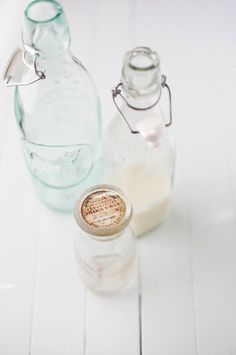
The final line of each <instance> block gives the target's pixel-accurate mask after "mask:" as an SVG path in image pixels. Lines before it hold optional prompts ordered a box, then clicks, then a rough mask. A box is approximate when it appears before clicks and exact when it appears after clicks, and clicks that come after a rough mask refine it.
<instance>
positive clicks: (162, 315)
mask: <svg viewBox="0 0 236 355" xmlns="http://www.w3.org/2000/svg"><path fill="white" fill-rule="evenodd" d="M184 194H185V191H184V186H183V183H182V179H181V175H180V172H179V171H178V170H177V174H176V181H175V189H174V196H173V203H172V210H171V213H170V216H169V219H168V220H167V221H166V223H165V224H163V225H162V226H160V227H159V229H157V230H155V231H153V232H151V233H149V234H148V235H146V236H144V237H143V238H141V239H140V256H141V260H140V269H141V293H142V354H154V353H155V354H159V353H160V354H176V355H177V354H183V355H188V354H197V351H196V339H195V322H194V312H193V300H192V270H191V258H190V250H189V240H188V237H189V226H188V220H187V216H186V206H185V202H184Z"/></svg>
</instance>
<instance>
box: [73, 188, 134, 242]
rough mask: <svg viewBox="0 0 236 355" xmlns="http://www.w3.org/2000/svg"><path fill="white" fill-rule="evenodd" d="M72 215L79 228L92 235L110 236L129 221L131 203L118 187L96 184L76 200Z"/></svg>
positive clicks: (119, 230) (118, 231) (123, 227)
mask: <svg viewBox="0 0 236 355" xmlns="http://www.w3.org/2000/svg"><path fill="white" fill-rule="evenodd" d="M74 216H75V220H76V222H77V224H78V225H79V226H80V228H81V229H83V230H84V231H85V232H87V233H89V234H91V235H92V236H100V237H108V236H109V237H112V236H114V235H116V234H118V233H120V232H121V231H122V230H123V229H125V228H126V227H127V226H128V224H129V223H130V221H131V217H132V205H131V202H130V201H129V200H128V198H127V197H126V195H125V194H124V193H123V191H122V190H120V189H119V188H117V187H115V186H110V185H97V186H93V187H92V188H89V189H87V190H86V191H85V192H84V193H83V195H82V196H81V197H80V199H79V200H78V201H77V202H76V204H75V208H74Z"/></svg>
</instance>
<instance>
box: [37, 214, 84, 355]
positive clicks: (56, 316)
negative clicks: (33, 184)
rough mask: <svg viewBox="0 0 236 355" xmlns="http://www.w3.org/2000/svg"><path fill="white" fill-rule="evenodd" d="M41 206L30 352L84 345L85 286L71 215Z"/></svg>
mask: <svg viewBox="0 0 236 355" xmlns="http://www.w3.org/2000/svg"><path fill="white" fill-rule="evenodd" d="M42 208H43V211H42V218H41V225H40V231H39V236H40V244H39V254H38V268H37V283H36V290H35V300H34V318H33V329H32V347H31V351H32V354H33V355H39V354H40V355H41V354H44V353H47V352H50V354H57V355H64V354H67V353H68V354H71V355H78V354H83V353H84V352H83V349H84V322H85V307H84V287H83V285H82V284H81V282H80V279H79V276H78V272H77V264H76V259H75V254H74V239H75V234H76V233H77V232H78V227H77V226H76V224H75V222H74V219H73V216H71V215H66V214H60V213H56V212H53V211H49V210H48V209H46V208H44V207H42Z"/></svg>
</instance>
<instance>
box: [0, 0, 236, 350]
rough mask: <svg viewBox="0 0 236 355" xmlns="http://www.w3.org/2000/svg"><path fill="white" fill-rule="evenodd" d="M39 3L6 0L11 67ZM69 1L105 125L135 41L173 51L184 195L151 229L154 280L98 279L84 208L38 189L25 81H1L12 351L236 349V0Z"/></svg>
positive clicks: (4, 254) (6, 297)
mask: <svg viewBox="0 0 236 355" xmlns="http://www.w3.org/2000/svg"><path fill="white" fill-rule="evenodd" d="M26 4H27V1H24V0H11V1H7V0H1V3H0V69H1V72H2V70H3V67H4V64H5V62H6V60H7V58H8V56H9V54H10V53H11V51H12V49H14V47H16V46H17V45H18V44H19V43H20V23H21V14H22V12H23V9H24V7H25V5H26ZM62 4H63V6H64V9H65V11H66V15H67V18H68V21H69V23H70V27H71V35H72V48H73V52H74V53H75V54H76V55H77V56H78V57H79V58H80V59H81V61H82V62H83V63H85V65H86V67H87V68H88V70H89V71H90V73H91V74H92V76H93V77H94V80H95V81H96V83H97V87H98V89H99V93H100V96H101V99H102V105H103V122H104V125H105V124H106V123H107V122H108V121H109V119H110V118H111V117H112V115H113V114H114V112H115V109H114V107H113V104H112V100H111V94H110V89H111V88H112V87H113V86H114V85H115V84H116V83H118V81H119V77H120V70H121V65H122V57H123V54H124V53H125V51H127V50H128V49H130V48H132V47H134V46H136V45H145V46H151V47H152V48H153V49H155V50H157V51H158V52H159V54H160V57H161V62H162V72H163V73H165V74H167V76H168V82H169V84H170V85H171V87H172V91H173V113H174V124H173V126H174V133H175V137H176V142H177V154H178V159H177V168H176V179H175V187H174V195H173V204H172V209H171V214H170V217H169V219H168V220H167V221H166V223H165V224H164V225H162V226H161V227H160V228H159V229H158V230H155V231H154V232H152V233H150V234H149V235H147V236H145V237H143V238H141V239H139V240H138V248H139V255H140V260H139V272H140V280H141V287H140V290H139V288H138V287H137V286H136V287H134V288H133V290H131V291H129V292H128V293H126V294H123V295H121V296H117V297H101V296H97V295H94V294H92V293H90V292H88V291H86V290H85V289H84V287H83V285H82V284H81V282H80V280H79V278H78V274H77V267H76V262H75V258H74V251H73V241H74V235H75V233H77V227H76V226H75V224H74V221H73V217H72V216H66V215H62V214H57V213H54V212H52V211H49V210H48V209H46V208H45V207H43V206H42V205H41V204H40V203H39V202H38V200H37V199H36V197H35V196H34V192H33V189H32V186H31V182H30V179H29V176H28V173H27V171H26V167H25V164H24V161H23V157H22V153H21V147H20V142H19V137H18V134H17V133H18V132H17V129H16V123H15V118H14V113H13V90H12V89H10V88H5V87H4V85H3V83H2V82H1V84H0V355H29V354H31V355H80V354H81V355H82V354H83V355H140V354H144V355H235V354H236V156H235V152H236V139H235V136H236V99H235V97H236V90H235V82H236V24H235V18H236V17H235V14H236V2H235V1H234V0H224V1H222V0H215V1H214V0H198V1H197V0H195V1H193V0H180V1H177V0H175V1H174V0H173V1H171V0H156V1H155V0H119V1H118V0H117V1H114V0H98V1H96V0H87V1H85V0H84V1H82V0H63V1H62ZM139 292H140V297H139ZM139 300H141V301H142V302H140V303H139ZM140 305H141V307H140Z"/></svg>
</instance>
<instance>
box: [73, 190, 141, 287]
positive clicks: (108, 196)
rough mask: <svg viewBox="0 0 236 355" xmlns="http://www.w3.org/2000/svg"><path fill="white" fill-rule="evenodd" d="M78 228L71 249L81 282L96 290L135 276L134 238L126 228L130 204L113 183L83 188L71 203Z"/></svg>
mask: <svg viewBox="0 0 236 355" xmlns="http://www.w3.org/2000/svg"><path fill="white" fill-rule="evenodd" d="M74 215H75V219H76V222H77V224H78V225H79V227H80V233H78V236H77V239H76V242H75V251H76V256H77V260H78V265H79V273H80V276H81V278H82V280H83V282H84V283H85V285H86V286H87V287H88V288H90V289H91V290H93V291H95V292H99V293H113V292H117V291H120V290H122V289H123V288H125V287H126V286H127V285H128V284H129V283H130V281H131V280H132V278H133V277H134V275H135V265H136V263H135V259H136V249H135V238H134V235H133V233H132V231H131V229H130V228H129V223H130V221H131V217H132V206H131V203H130V201H129V200H128V199H127V197H126V196H125V195H124V193H123V192H122V191H121V190H120V189H118V188H116V187H113V186H109V185H99V186H95V187H92V188H90V189H88V190H86V191H85V193H84V194H83V195H82V196H81V198H80V199H79V200H78V202H77V203H76V205H75V209H74Z"/></svg>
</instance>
